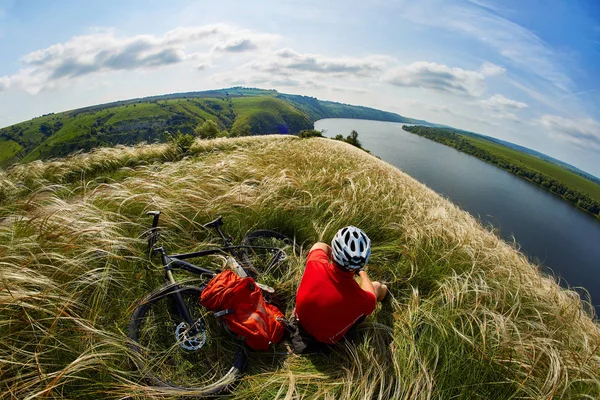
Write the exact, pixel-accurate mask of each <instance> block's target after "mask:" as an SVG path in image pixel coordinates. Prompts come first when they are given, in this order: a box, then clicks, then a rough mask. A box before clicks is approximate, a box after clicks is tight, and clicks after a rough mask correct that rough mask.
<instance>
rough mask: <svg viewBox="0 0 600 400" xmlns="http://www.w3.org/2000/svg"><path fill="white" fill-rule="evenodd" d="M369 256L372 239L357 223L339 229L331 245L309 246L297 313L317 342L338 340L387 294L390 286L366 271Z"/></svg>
mask: <svg viewBox="0 0 600 400" xmlns="http://www.w3.org/2000/svg"><path fill="white" fill-rule="evenodd" d="M370 255H371V240H370V239H369V238H368V237H367V235H366V234H365V233H364V232H363V231H362V230H360V229H358V228H356V227H354V226H347V227H345V228H342V229H340V230H339V231H338V232H337V233H336V234H335V236H334V238H333V240H332V242H331V247H330V246H328V245H327V244H325V243H322V242H318V243H315V244H314V245H313V246H312V248H311V249H310V252H309V253H308V259H307V261H306V269H305V271H304V275H303V276H302V281H301V282H300V286H299V287H298V293H297V294H296V308H295V310H294V316H295V318H296V321H297V323H298V325H299V326H300V328H302V329H303V330H304V331H305V332H306V333H308V334H309V335H311V336H312V337H314V338H315V339H316V340H317V341H318V342H321V343H326V344H334V343H337V342H338V341H339V340H340V339H341V338H342V337H344V335H345V334H346V333H347V332H348V330H349V329H350V328H351V327H353V326H354V325H356V324H358V323H360V322H361V321H362V320H363V319H364V318H365V317H366V316H367V315H369V314H371V313H372V312H373V310H375V306H376V304H377V301H381V300H383V298H384V297H385V295H386V294H387V286H386V285H383V284H381V283H379V282H371V280H370V279H369V276H368V275H367V273H366V272H365V270H364V268H365V265H366V264H367V261H368V260H369V256H370ZM355 275H358V276H359V277H360V285H359V284H358V283H357V282H356V281H355V280H354V276H355Z"/></svg>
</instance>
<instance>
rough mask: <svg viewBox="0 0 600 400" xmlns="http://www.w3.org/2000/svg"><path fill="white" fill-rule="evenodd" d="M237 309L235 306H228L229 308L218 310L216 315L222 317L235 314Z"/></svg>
mask: <svg viewBox="0 0 600 400" xmlns="http://www.w3.org/2000/svg"><path fill="white" fill-rule="evenodd" d="M234 312H235V311H234V309H233V308H228V309H227V310H222V311H217V312H215V313H213V314H214V316H215V317H217V318H221V317H224V316H225V315H228V314H233V313H234Z"/></svg>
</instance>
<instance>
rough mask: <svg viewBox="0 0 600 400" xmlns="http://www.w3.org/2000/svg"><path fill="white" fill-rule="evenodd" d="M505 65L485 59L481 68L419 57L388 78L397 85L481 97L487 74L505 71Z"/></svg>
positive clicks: (388, 75) (385, 79) (393, 70)
mask: <svg viewBox="0 0 600 400" xmlns="http://www.w3.org/2000/svg"><path fill="white" fill-rule="evenodd" d="M503 71H504V70H503V68H502V67H499V66H497V65H494V64H491V63H485V64H484V65H483V66H482V68H481V69H480V70H479V71H471V70H465V69H462V68H451V67H449V66H447V65H444V64H437V63H433V62H426V61H418V62H415V63H412V64H410V65H407V66H404V67H397V68H393V69H391V70H389V71H388V72H387V73H386V74H385V75H384V77H383V80H384V81H385V82H388V83H391V84H392V85H396V86H406V87H419V88H425V89H432V90H437V91H441V92H447V93H452V94H458V95H464V96H471V97H478V96H481V95H482V94H483V93H484V92H485V88H486V86H485V78H486V77H487V76H493V75H498V74H500V73H503Z"/></svg>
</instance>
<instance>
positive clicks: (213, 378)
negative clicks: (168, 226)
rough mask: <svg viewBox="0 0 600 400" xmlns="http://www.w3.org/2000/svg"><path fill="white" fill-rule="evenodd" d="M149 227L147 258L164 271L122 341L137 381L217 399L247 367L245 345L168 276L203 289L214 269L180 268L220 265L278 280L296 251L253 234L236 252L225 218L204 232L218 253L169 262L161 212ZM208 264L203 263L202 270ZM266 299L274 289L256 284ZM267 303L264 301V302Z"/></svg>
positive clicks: (263, 233) (264, 233)
mask: <svg viewBox="0 0 600 400" xmlns="http://www.w3.org/2000/svg"><path fill="white" fill-rule="evenodd" d="M147 215H149V216H152V217H153V221H152V227H151V229H150V230H149V231H148V254H149V256H150V257H152V255H159V256H160V259H161V263H162V266H163V268H164V278H165V285H164V286H163V287H161V288H159V289H158V290H156V291H154V292H152V293H150V294H149V295H148V296H146V297H145V298H144V299H143V300H142V301H141V302H140V303H139V304H138V305H137V307H136V308H135V310H134V311H133V314H132V315H131V318H130V321H129V327H128V335H129V338H130V339H131V344H130V350H131V354H132V356H131V357H132V359H133V362H134V364H135V366H136V367H137V369H138V370H139V371H140V374H141V376H142V378H144V379H145V380H146V382H147V383H148V384H149V385H150V386H154V387H156V389H158V390H160V391H163V392H164V391H167V392H173V393H174V394H177V395H179V396H194V397H202V396H209V395H213V394H216V393H219V392H221V391H222V390H224V389H226V388H227V387H228V386H230V385H231V384H233V383H234V382H235V381H236V379H237V378H238V377H239V376H240V375H241V374H242V372H243V370H244V367H245V365H246V361H247V355H246V348H245V346H244V344H243V341H241V340H240V339H238V338H237V336H236V335H234V334H233V333H232V332H230V331H229V330H228V329H227V327H226V326H225V324H222V323H221V322H220V320H219V319H218V317H219V315H218V314H219V313H212V312H211V311H209V310H207V309H206V308H204V307H203V306H202V305H201V304H200V295H201V293H202V290H203V288H204V285H202V284H201V285H199V286H188V285H184V284H180V283H178V282H177V281H176V279H175V276H174V272H176V271H177V270H184V271H187V272H188V273H191V274H193V275H195V276H196V277H198V278H200V282H208V280H210V279H211V278H212V277H214V276H215V275H216V274H217V273H218V272H220V271H219V269H214V268H213V266H214V261H213V262H212V263H208V265H209V267H205V266H199V265H196V264H198V263H196V264H192V263H190V262H188V261H186V260H190V259H200V260H206V259H207V258H211V256H212V258H213V259H214V257H220V258H221V259H223V258H225V263H226V265H227V266H228V267H229V268H232V269H233V270H234V271H236V272H237V273H238V275H240V276H242V277H244V276H251V277H253V278H255V279H257V278H259V277H261V276H265V275H267V274H268V275H271V276H272V275H279V276H282V274H284V273H285V271H286V269H287V268H288V265H287V264H288V261H289V258H288V257H289V256H290V255H293V254H294V255H299V254H300V249H299V246H297V245H296V244H295V243H294V241H293V240H291V239H290V238H288V237H287V236H285V235H283V234H281V233H278V232H274V231H270V230H258V231H254V232H250V233H249V234H247V235H246V236H245V238H244V239H243V241H242V243H241V245H234V243H233V238H232V237H231V236H229V235H227V234H225V233H224V232H223V230H222V229H221V226H222V225H223V218H222V217H220V216H219V217H218V218H217V219H215V220H214V221H212V222H209V223H207V224H205V225H203V226H204V227H205V228H208V229H213V230H215V231H216V233H217V234H218V235H219V237H220V238H221V239H222V241H223V246H221V247H215V248H210V249H207V250H202V251H196V252H192V253H184V254H168V253H167V251H166V250H165V248H164V247H162V246H157V245H156V244H157V241H158V239H159V237H160V229H159V227H158V222H159V216H160V212H159V211H150V212H148V213H147ZM205 264H206V263H205ZM257 286H259V287H260V288H261V289H262V290H263V293H264V294H265V295H266V296H268V295H269V294H271V293H273V292H274V290H273V288H271V287H269V286H267V285H264V284H261V283H258V282H257ZM266 298H267V297H266Z"/></svg>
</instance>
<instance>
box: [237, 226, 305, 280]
mask: <svg viewBox="0 0 600 400" xmlns="http://www.w3.org/2000/svg"><path fill="white" fill-rule="evenodd" d="M242 246H247V247H245V248H244V250H243V253H242V255H243V261H244V264H246V266H247V267H248V268H249V270H250V271H251V272H254V271H256V272H255V274H259V275H263V276H272V277H274V278H281V277H283V276H284V275H285V273H286V272H287V271H288V269H289V264H288V263H289V259H288V257H289V256H290V255H296V256H299V255H300V246H298V245H297V244H296V242H295V241H293V240H292V239H290V238H289V237H287V236H285V235H284V234H282V233H279V232H275V231H271V230H268V229H260V230H257V231H253V232H250V233H248V234H247V235H246V237H244V240H243V241H242ZM257 246H258V247H257ZM260 247H271V248H277V249H279V250H280V251H281V252H282V253H283V256H282V257H280V259H279V260H278V261H277V262H275V263H274V264H273V265H270V264H271V261H273V259H274V258H275V257H278V256H281V255H278V254H277V252H271V251H269V250H266V249H261V248H260Z"/></svg>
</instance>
